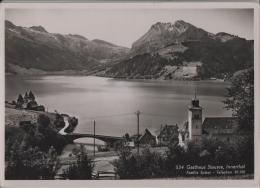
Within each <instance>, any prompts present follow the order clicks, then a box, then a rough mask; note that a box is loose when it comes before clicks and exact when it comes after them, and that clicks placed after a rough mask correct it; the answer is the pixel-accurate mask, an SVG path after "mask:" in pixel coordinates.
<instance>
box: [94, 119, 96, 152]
mask: <svg viewBox="0 0 260 188" xmlns="http://www.w3.org/2000/svg"><path fill="white" fill-rule="evenodd" d="M95 154H96V121H95V120H94V157H95Z"/></svg>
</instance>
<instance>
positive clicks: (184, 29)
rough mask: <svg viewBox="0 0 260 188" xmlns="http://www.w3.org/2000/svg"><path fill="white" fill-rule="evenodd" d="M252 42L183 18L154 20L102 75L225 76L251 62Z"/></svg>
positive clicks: (143, 76)
mask: <svg viewBox="0 0 260 188" xmlns="http://www.w3.org/2000/svg"><path fill="white" fill-rule="evenodd" d="M253 46H254V45H253V41H250V40H246V39H243V38H240V37H238V36H234V35H231V34H228V33H224V32H220V33H217V34H213V33H210V32H207V31H205V30H203V29H201V28H198V27H196V26H194V25H192V24H190V23H187V22H185V21H183V20H178V21H176V22H175V23H173V24H172V23H161V22H157V23H156V24H154V25H152V26H151V28H150V29H149V30H148V32H147V33H145V34H144V35H143V36H142V37H140V38H139V39H138V40H137V41H135V42H134V43H133V45H132V48H131V50H130V52H129V54H128V56H127V58H125V59H123V60H122V61H121V62H120V63H118V64H115V65H113V66H112V67H111V68H109V69H107V71H106V72H105V73H104V75H105V76H111V77H125V78H157V79H158V78H159V79H204V78H210V77H216V78H221V79H225V78H229V77H230V76H232V75H233V73H234V72H236V71H238V70H242V69H246V68H248V67H250V66H253V56H254V51H253V49H254V48H253ZM155 59H156V61H155ZM145 67H146V68H145ZM148 67H149V69H148ZM144 68H145V69H144Z"/></svg>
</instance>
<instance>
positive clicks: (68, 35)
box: [3, 3, 256, 181]
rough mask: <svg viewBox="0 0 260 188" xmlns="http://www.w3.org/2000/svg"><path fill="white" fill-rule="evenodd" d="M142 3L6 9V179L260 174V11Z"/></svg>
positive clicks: (246, 176)
mask: <svg viewBox="0 0 260 188" xmlns="http://www.w3.org/2000/svg"><path fill="white" fill-rule="evenodd" d="M136 4H138V3H136ZM134 5H135V4H134V3H133V4H127V3H126V4H121V5H120V6H118V4H117V3H111V4H109V6H102V3H99V4H95V3H92V4H91V3H90V4H84V6H77V8H69V7H66V8H62V7H61V8H58V7H55V8H53V7H51V6H50V8H48V7H42V8H39V6H38V8H37V9H35V8H32V7H28V8H17V7H14V8H12V7H10V8H5V10H4V45H5V47H4V56H5V58H4V59H5V61H4V64H5V66H4V67H5V72H4V74H5V76H4V77H5V93H4V94H5V107H4V113H5V114H4V117H5V120H4V121H5V125H4V135H5V136H4V167H3V168H4V179H5V180H54V181H58V180H59V181H61V180H95V181H98V180H150V179H152V180H173V181H174V180H253V179H254V178H255V170H256V169H255V149H254V148H255V136H254V135H255V117H254V114H255V98H254V93H255V83H254V80H255V72H256V71H255V69H254V67H255V66H254V65H255V63H254V61H255V58H254V52H255V45H254V43H255V42H256V40H255V33H254V25H255V17H254V12H255V10H254V8H188V9H187V8H180V7H178V8H176V7H174V6H159V5H158V6H156V5H155V4H152V3H144V4H142V6H138V5H136V6H134Z"/></svg>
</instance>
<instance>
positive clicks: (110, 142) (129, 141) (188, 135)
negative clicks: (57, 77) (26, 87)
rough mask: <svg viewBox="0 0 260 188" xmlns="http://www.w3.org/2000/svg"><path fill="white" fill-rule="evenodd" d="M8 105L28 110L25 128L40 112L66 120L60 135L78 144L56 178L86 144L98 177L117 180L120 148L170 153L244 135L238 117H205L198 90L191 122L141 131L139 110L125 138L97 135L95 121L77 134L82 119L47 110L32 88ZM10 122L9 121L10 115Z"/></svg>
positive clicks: (189, 109) (204, 152)
mask: <svg viewBox="0 0 260 188" xmlns="http://www.w3.org/2000/svg"><path fill="white" fill-rule="evenodd" d="M6 106H7V107H9V108H10V109H15V110H18V111H23V113H24V114H23V115H22V116H20V117H19V118H18V122H16V125H15V126H20V127H24V126H26V125H32V124H33V123H36V122H37V116H39V115H40V114H47V115H48V116H50V115H51V116H52V117H55V118H56V120H55V121H57V119H59V121H61V122H63V123H62V124H61V126H59V127H56V128H57V130H56V132H57V134H58V135H61V136H63V137H64V138H66V140H68V143H74V146H73V149H71V150H70V151H66V152H64V151H63V152H62V153H61V155H60V156H59V160H60V165H61V166H60V168H59V170H58V171H57V174H56V176H55V177H56V179H63V173H64V171H66V169H67V168H68V167H69V166H70V165H71V164H74V163H75V162H76V160H77V154H78V152H75V151H78V150H79V148H80V146H81V145H82V144H83V145H85V150H86V152H87V154H88V155H89V156H90V157H91V158H92V159H93V161H94V163H95V169H94V172H93V175H94V177H98V179H102V178H103V179H115V178H116V173H115V169H114V166H113V161H114V160H117V159H118V157H119V154H118V151H119V150H122V148H127V149H129V150H130V151H131V152H133V153H138V154H139V153H141V152H142V151H144V150H145V149H146V148H150V150H151V151H153V152H158V153H160V154H161V155H166V153H167V150H168V147H169V146H170V145H175V144H176V145H178V146H180V147H181V148H183V149H184V150H187V147H188V143H190V142H191V141H192V142H194V143H196V144H200V143H201V142H202V140H203V139H204V138H210V139H213V140H216V141H217V140H221V141H224V142H226V143H230V144H232V143H233V142H234V143H235V142H236V141H237V139H239V136H241V135H237V130H238V119H237V118H235V117H204V118H203V110H206V109H203V107H201V106H200V101H199V99H198V97H197V96H196V92H195V95H194V98H193V99H192V100H191V102H190V105H189V106H188V107H187V112H186V113H187V114H188V116H187V121H185V123H183V124H182V125H178V124H165V125H160V129H158V130H155V131H152V130H149V129H148V128H145V129H144V131H142V132H140V130H139V129H140V128H139V127H140V125H139V115H140V114H141V113H142V112H140V111H137V112H136V115H137V120H138V121H137V130H136V131H137V134H133V135H129V134H128V133H126V134H125V135H124V136H121V137H120V136H118V137H115V136H110V135H99V134H96V132H95V122H94V130H93V132H92V133H87V134H84V133H73V131H74V129H75V127H76V125H77V124H78V120H77V119H76V118H75V117H73V118H74V119H73V118H72V119H73V120H74V122H76V124H75V123H74V125H73V126H71V125H70V124H71V123H70V122H71V117H69V116H68V115H66V114H58V113H57V112H55V113H54V112H53V113H50V112H45V107H44V106H43V105H38V103H37V102H36V99H35V96H34V94H33V93H32V92H31V91H29V92H28V93H27V92H26V93H25V94H24V97H23V96H22V95H19V96H18V99H17V101H13V102H12V103H8V102H6ZM7 109H8V108H7ZM28 112H29V113H28ZM26 113H27V114H26ZM28 114H29V115H28ZM32 114H33V115H32ZM203 119H204V120H203ZM6 121H8V118H7V120H6ZM80 138H88V143H85V144H84V143H82V142H79V141H78V140H79V139H80ZM120 148H121V149H120ZM209 155H211V154H210V151H208V150H207V149H204V150H202V151H201V152H200V153H199V156H201V157H205V156H209Z"/></svg>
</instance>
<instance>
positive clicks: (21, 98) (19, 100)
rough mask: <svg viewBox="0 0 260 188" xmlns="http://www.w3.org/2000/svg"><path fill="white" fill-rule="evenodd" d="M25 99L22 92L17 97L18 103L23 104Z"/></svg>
mask: <svg viewBox="0 0 260 188" xmlns="http://www.w3.org/2000/svg"><path fill="white" fill-rule="evenodd" d="M23 103H24V100H23V97H22V95H21V94H19V96H18V99H17V105H23Z"/></svg>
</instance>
